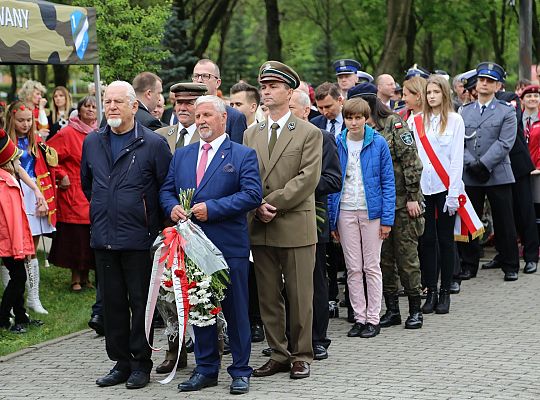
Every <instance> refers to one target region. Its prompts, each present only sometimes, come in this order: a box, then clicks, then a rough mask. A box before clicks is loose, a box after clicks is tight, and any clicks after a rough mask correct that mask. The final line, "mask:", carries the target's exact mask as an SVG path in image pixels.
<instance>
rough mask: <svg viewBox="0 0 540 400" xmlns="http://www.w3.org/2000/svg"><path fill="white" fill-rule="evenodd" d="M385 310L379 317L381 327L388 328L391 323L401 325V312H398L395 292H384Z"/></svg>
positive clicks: (397, 299)
mask: <svg viewBox="0 0 540 400" xmlns="http://www.w3.org/2000/svg"><path fill="white" fill-rule="evenodd" d="M384 302H385V303H386V312H385V313H384V315H383V316H382V317H381V322H380V325H381V328H388V327H389V326H392V325H401V314H400V313H399V296H398V295H397V294H393V293H390V294H385V295H384Z"/></svg>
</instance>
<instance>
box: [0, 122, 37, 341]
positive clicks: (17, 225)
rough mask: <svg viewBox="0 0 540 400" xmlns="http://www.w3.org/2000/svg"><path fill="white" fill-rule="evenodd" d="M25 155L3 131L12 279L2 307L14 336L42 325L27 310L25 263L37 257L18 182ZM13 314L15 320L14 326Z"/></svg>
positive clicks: (1, 251) (0, 319)
mask: <svg viewBox="0 0 540 400" xmlns="http://www.w3.org/2000/svg"><path fill="white" fill-rule="evenodd" d="M21 155H22V151H21V150H20V149H18V148H17V146H15V144H14V143H13V142H12V141H11V139H10V138H9V137H8V135H7V134H6V132H5V131H4V130H3V129H1V128H0V257H1V258H2V261H3V263H4V265H5V268H6V269H7V270H8V271H9V272H8V279H4V283H5V284H6V286H5V290H4V294H3V296H2V301H1V303H0V329H9V330H10V332H13V333H25V332H26V326H27V325H28V324H31V323H33V324H34V325H41V321H31V320H30V318H28V316H27V315H26V310H25V308H24V284H25V282H26V272H25V268H24V260H25V258H26V257H27V256H30V255H31V254H33V253H34V243H33V240H32V234H31V232H30V226H29V224H28V219H27V217H26V214H25V211H24V204H23V199H22V193H21V189H20V186H19V182H18V180H17V179H16V176H17V175H18V172H19V171H20V163H19V160H18V159H19V157H20V156H21ZM21 172H22V174H21V179H23V180H25V181H27V182H28V183H29V184H30V185H31V186H33V187H34V190H36V191H39V189H38V188H37V187H36V186H35V184H33V183H32V182H31V181H30V180H29V177H28V176H26V175H25V174H24V170H23V171H21ZM38 197H39V196H38ZM39 204H40V205H41V204H43V205H44V204H45V200H44V199H43V197H40V198H39ZM12 310H13V315H14V316H15V323H14V325H13V326H12V325H11V324H10V317H11V311H12Z"/></svg>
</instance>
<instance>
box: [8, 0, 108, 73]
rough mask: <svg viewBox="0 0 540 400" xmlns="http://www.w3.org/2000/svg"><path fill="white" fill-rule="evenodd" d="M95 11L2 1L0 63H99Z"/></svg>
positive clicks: (10, 0)
mask: <svg viewBox="0 0 540 400" xmlns="http://www.w3.org/2000/svg"><path fill="white" fill-rule="evenodd" d="M98 63H99V59H98V50H97V35H96V11H95V9H94V8H85V7H70V6H64V5H60V4H54V3H49V2H47V1H32V2H30V1H17V0H2V1H0V64H98Z"/></svg>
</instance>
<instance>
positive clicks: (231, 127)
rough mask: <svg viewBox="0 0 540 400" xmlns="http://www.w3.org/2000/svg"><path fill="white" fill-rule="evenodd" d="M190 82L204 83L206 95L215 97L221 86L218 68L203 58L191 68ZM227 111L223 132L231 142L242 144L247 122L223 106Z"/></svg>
mask: <svg viewBox="0 0 540 400" xmlns="http://www.w3.org/2000/svg"><path fill="white" fill-rule="evenodd" d="M191 80H192V81H193V82H195V83H204V84H205V85H206V87H207V88H208V92H207V94H209V95H213V96H217V91H218V88H219V86H220V85H221V78H220V71H219V67H218V66H217V64H216V63H215V62H213V61H212V60H209V59H207V58H203V59H201V60H199V61H198V62H197V64H195V67H193V75H191ZM225 108H226V111H227V127H226V128H225V131H226V132H227V133H228V134H229V137H230V138H231V140H232V141H233V142H236V143H240V144H242V143H243V141H244V131H245V130H246V129H247V121H246V117H245V115H244V114H242V113H241V112H240V111H238V110H236V109H234V108H232V107H231V106H228V105H226V106H225Z"/></svg>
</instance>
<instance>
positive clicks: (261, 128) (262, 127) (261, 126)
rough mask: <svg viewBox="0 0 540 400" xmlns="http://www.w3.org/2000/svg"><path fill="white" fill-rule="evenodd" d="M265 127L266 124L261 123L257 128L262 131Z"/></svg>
mask: <svg viewBox="0 0 540 400" xmlns="http://www.w3.org/2000/svg"><path fill="white" fill-rule="evenodd" d="M265 126H266V122H262V123H261V125H260V126H259V130H260V131H262V130H263V129H264V127H265Z"/></svg>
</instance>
